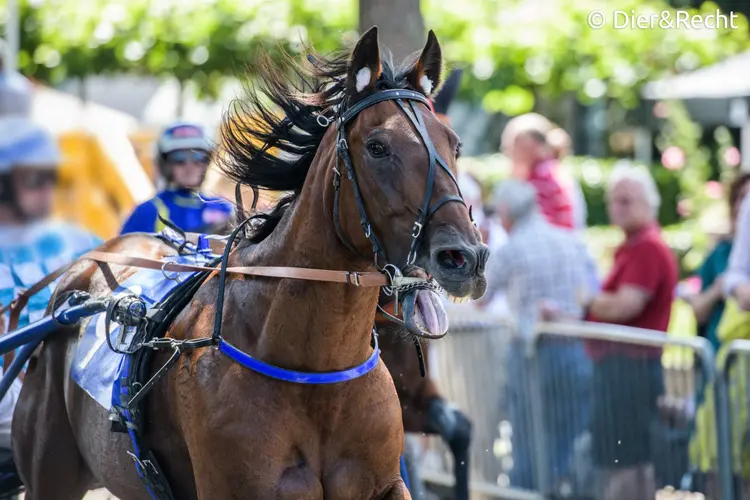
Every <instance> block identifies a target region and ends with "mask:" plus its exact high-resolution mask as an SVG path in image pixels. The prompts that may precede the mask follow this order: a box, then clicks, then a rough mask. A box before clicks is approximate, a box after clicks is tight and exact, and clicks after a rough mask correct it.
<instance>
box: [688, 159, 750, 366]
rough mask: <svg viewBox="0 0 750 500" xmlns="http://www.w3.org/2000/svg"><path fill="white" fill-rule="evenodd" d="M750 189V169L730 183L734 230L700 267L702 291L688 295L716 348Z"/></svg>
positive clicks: (703, 330) (701, 326)
mask: <svg viewBox="0 0 750 500" xmlns="http://www.w3.org/2000/svg"><path fill="white" fill-rule="evenodd" d="M749 192H750V173H746V172H745V173H741V174H739V175H738V176H737V177H736V178H735V179H734V181H733V182H732V184H731V185H730V187H729V196H728V200H727V201H728V203H729V214H730V233H729V234H728V235H727V236H726V237H724V238H721V239H720V240H719V241H718V242H717V243H716V246H714V248H713V250H711V252H710V253H709V254H708V256H707V257H706V259H705V260H704V261H703V263H702V264H701V266H700V268H699V269H698V276H699V277H700V279H701V290H700V293H698V294H695V295H690V296H687V297H685V300H686V301H687V302H688V303H689V304H690V306H691V307H692V309H693V314H694V315H695V319H696V322H697V324H698V327H699V334H700V336H702V337H705V338H706V339H707V340H708V341H709V342H711V345H712V346H713V347H714V350H715V351H718V350H719V347H720V341H719V338H718V335H717V327H718V326H719V321H720V320H721V316H722V313H723V312H724V295H723V294H724V272H725V271H726V270H727V266H728V265H729V256H730V254H731V252H732V242H733V240H734V234H735V232H736V230H737V216H738V215H739V211H740V207H741V206H742V201H743V200H744V199H745V197H746V196H747V194H748V193H749Z"/></svg>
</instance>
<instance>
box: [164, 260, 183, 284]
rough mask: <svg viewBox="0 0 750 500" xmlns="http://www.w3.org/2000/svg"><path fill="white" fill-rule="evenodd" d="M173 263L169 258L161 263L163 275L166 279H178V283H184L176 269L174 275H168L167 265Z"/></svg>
mask: <svg viewBox="0 0 750 500" xmlns="http://www.w3.org/2000/svg"><path fill="white" fill-rule="evenodd" d="M171 263H172V262H170V261H168V260H167V261H164V264H162V265H161V274H162V276H164V278H165V279H168V280H170V281H176V282H177V283H182V278H181V277H180V273H179V271H174V275H173V276H169V275H167V270H166V267H167V264H171Z"/></svg>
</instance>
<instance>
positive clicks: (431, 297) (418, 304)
mask: <svg viewBox="0 0 750 500" xmlns="http://www.w3.org/2000/svg"><path fill="white" fill-rule="evenodd" d="M409 276H411V277H420V278H424V279H427V280H430V281H433V280H432V277H431V276H430V275H429V274H427V272H426V271H425V270H424V269H421V268H418V269H416V270H414V271H413V272H411V273H409ZM433 283H434V281H433ZM442 291H443V290H442V288H440V287H439V286H436V287H434V288H418V289H415V290H412V291H409V292H407V293H406V294H404V296H403V297H402V299H401V300H402V308H403V320H404V326H405V327H406V329H407V330H409V332H410V333H411V334H413V335H416V336H418V337H423V338H427V339H439V338H442V337H444V336H445V335H446V334H447V333H448V313H446V311H445V308H444V307H443V302H442V299H441V297H440V292H442Z"/></svg>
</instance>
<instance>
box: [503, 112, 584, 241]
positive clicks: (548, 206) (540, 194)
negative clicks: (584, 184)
mask: <svg viewBox="0 0 750 500" xmlns="http://www.w3.org/2000/svg"><path fill="white" fill-rule="evenodd" d="M553 129H554V126H553V125H552V123H551V122H550V121H549V120H547V119H546V118H544V117H543V116H541V115H538V114H536V113H528V114H525V115H521V116H518V117H516V118H513V119H512V120H510V121H509V122H508V125H507V126H506V128H505V130H504V131H503V137H502V150H503V152H504V153H505V154H506V155H507V156H508V157H509V158H510V160H511V163H512V176H513V177H514V178H516V179H518V180H523V181H526V182H528V183H530V184H531V185H532V186H534V188H535V189H536V192H537V203H538V206H539V211H540V212H541V214H542V215H543V216H544V218H545V219H546V220H547V222H549V223H550V224H552V225H553V226H557V227H562V228H565V229H574V228H575V216H574V211H573V196H572V193H571V192H570V191H569V190H568V189H566V186H565V185H564V182H563V181H562V179H560V175H559V170H560V169H559V162H558V160H557V158H556V151H555V149H554V148H553V147H552V146H551V145H550V144H549V142H548V141H547V134H548V133H549V132H550V131H551V130H553Z"/></svg>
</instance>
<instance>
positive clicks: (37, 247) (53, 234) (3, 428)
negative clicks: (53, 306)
mask: <svg viewBox="0 0 750 500" xmlns="http://www.w3.org/2000/svg"><path fill="white" fill-rule="evenodd" d="M101 243H102V240H101V239H100V238H98V237H96V236H94V235H92V234H90V233H88V232H86V231H84V230H82V229H79V228H77V227H75V226H72V225H69V224H64V223H59V222H51V221H46V222H39V223H36V224H32V225H29V226H5V225H0V303H1V304H2V305H3V307H4V306H6V305H7V304H9V303H10V302H11V301H12V300H13V299H14V298H16V297H17V296H18V294H19V293H20V292H21V291H22V290H25V289H27V288H29V287H30V286H32V285H33V284H35V283H36V282H38V281H39V280H41V279H42V278H44V277H45V276H46V275H48V274H49V273H51V272H53V271H55V270H56V269H57V268H59V267H61V266H64V265H65V264H68V263H70V262H72V261H74V260H75V259H77V258H78V257H80V256H81V255H82V254H84V253H86V252H88V251H89V250H92V249H93V248H95V247H97V246H99V245H100V244H101ZM56 284H57V283H56V282H55V283H52V284H51V285H49V286H48V287H47V288H45V289H44V290H42V291H41V292H39V293H38V294H36V295H35V296H33V297H31V299H29V303H28V305H27V306H26V307H25V308H24V310H23V311H22V312H21V316H20V317H19V322H18V326H19V327H22V326H25V325H28V324H29V323H30V322H33V321H36V320H38V319H40V318H41V317H43V316H44V313H45V311H46V309H47V303H48V302H49V300H50V298H51V297H52V293H53V291H54V289H55V286H56ZM0 321H2V322H3V324H4V326H5V327H6V328H7V325H8V314H7V313H6V315H5V316H3V317H2V318H0ZM3 330H5V328H3ZM2 373H3V369H2V368H0V375H1V374H2ZM20 392H21V381H20V380H19V379H16V380H15V381H14V382H13V384H12V385H11V387H10V389H9V391H8V393H7V394H6V395H5V397H4V398H3V399H2V400H1V401H0V448H5V449H10V432H11V421H12V418H13V410H14V408H15V405H16V402H17V401H18V396H19V394H20Z"/></svg>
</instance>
